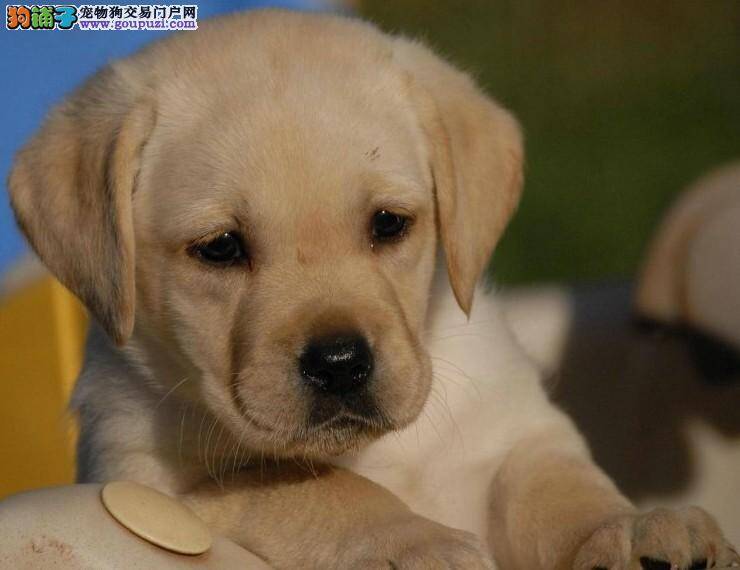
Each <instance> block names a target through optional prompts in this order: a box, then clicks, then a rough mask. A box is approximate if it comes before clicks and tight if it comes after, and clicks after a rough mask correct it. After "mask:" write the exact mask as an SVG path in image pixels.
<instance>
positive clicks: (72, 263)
mask: <svg viewBox="0 0 740 570" xmlns="http://www.w3.org/2000/svg"><path fill="white" fill-rule="evenodd" d="M132 79H133V78H127V77H126V75H125V74H124V73H121V72H120V71H119V70H118V69H117V68H115V67H108V68H105V69H103V70H102V71H101V72H99V73H98V74H97V75H95V76H94V77H93V78H92V79H91V80H90V81H88V82H87V83H86V84H85V85H83V86H82V87H81V88H80V89H79V90H77V91H76V92H75V93H74V94H73V95H72V96H71V97H70V98H69V99H68V100H66V101H65V102H64V103H62V104H61V105H60V106H59V107H57V108H56V109H54V110H53V111H52V112H51V114H50V115H49V117H48V118H47V120H46V122H45V123H44V125H43V127H42V128H41V130H40V131H39V133H37V134H36V135H35V136H34V137H33V138H32V139H31V140H30V142H29V143H28V144H27V145H26V146H25V147H24V148H23V149H22V150H21V151H20V152H19V153H18V156H17V157H16V160H15V164H14V166H13V169H12V171H11V174H10V178H9V181H8V185H9V188H10V198H11V203H12V206H13V209H14V211H15V215H16V219H17V221H18V224H19V225H20V227H21V229H22V230H23V232H24V233H25V235H26V237H27V238H28V240H29V241H30V243H31V245H32V246H33V248H34V249H35V251H36V253H37V254H38V255H39V257H41V259H42V260H43V261H44V262H45V263H46V265H47V266H48V267H49V269H51V271H52V273H54V275H55V276H56V277H57V278H58V279H59V280H60V281H61V282H62V283H64V285H66V286H67V287H68V288H69V289H71V290H72V291H73V292H74V293H75V294H76V295H77V296H78V297H80V299H82V301H83V302H84V303H85V304H86V305H87V306H88V308H89V309H90V310H91V312H92V313H93V314H94V315H95V317H96V318H97V319H98V320H99V322H100V323H101V324H102V325H103V327H104V328H105V329H106V331H107V332H108V334H109V335H110V336H111V338H113V339H114V341H115V342H116V343H118V344H122V343H124V342H125V341H126V339H127V338H128V337H129V335H130V334H131V331H132V329H133V321H134V303H135V293H134V240H133V224H132V219H131V197H132V192H133V188H134V183H135V179H136V174H137V171H138V157H139V152H140V150H141V147H142V146H143V144H144V142H145V141H146V138H147V136H148V134H149V132H150V131H151V128H152V125H153V122H154V106H153V104H152V103H151V101H150V100H144V99H142V94H141V93H137V91H141V90H140V89H137V88H136V86H135V83H136V81H135V80H132ZM139 81H140V80H139Z"/></svg>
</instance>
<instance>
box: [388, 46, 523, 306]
mask: <svg viewBox="0 0 740 570" xmlns="http://www.w3.org/2000/svg"><path fill="white" fill-rule="evenodd" d="M393 59H394V61H395V62H396V63H397V64H398V65H400V67H401V68H402V69H403V70H405V71H406V73H407V74H408V75H409V76H410V88H411V93H412V97H413V99H414V102H415V105H416V107H417V110H418V114H419V118H420V121H421V123H422V128H423V129H424V131H425V133H426V136H427V138H428V139H429V142H430V150H431V163H432V164H431V166H432V175H433V177H434V185H435V192H436V201H437V208H438V217H439V225H440V228H439V229H440V236H441V240H442V244H443V246H444V249H445V254H446V258H447V271H448V274H449V277H450V283H451V285H452V289H453V291H454V293H455V297H456V299H457V302H458V304H459V305H460V308H462V309H463V311H465V312H466V313H467V314H470V309H471V306H472V302H473V293H474V292H475V286H476V284H477V282H478V280H479V278H480V276H481V274H482V273H483V270H484V269H485V267H486V264H487V263H488V260H489V259H490V257H491V254H492V253H493V249H494V246H495V245H496V242H497V241H498V239H499V237H500V236H501V234H502V233H503V231H504V228H505V227H506V224H507V222H508V221H509V218H510V217H511V215H512V214H513V212H514V210H515V209H516V206H517V204H518V203H519V197H520V194H521V190H522V181H523V176H522V168H523V155H524V151H523V143H522V134H521V130H520V128H519V125H518V124H517V122H516V120H515V119H514V117H513V116H512V115H511V114H510V113H509V112H508V111H506V110H505V109H503V108H502V107H500V106H499V105H498V104H496V103H495V102H494V101H493V100H492V99H490V98H489V97H487V96H486V95H485V94H483V92H482V91H481V90H480V89H479V88H478V87H477V86H476V85H475V84H474V82H473V81H472V80H471V79H470V77H469V76H468V75H466V74H465V73H462V72H461V71H458V70H457V69H455V68H454V67H452V66H451V65H450V64H448V63H446V62H445V61H443V60H442V59H440V58H439V57H437V56H436V55H435V54H434V53H432V52H431V51H430V50H429V49H428V48H426V47H425V46H423V45H422V44H420V43H417V42H412V41H409V40H406V39H403V38H397V39H395V40H394V46H393Z"/></svg>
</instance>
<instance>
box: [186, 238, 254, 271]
mask: <svg viewBox="0 0 740 570" xmlns="http://www.w3.org/2000/svg"><path fill="white" fill-rule="evenodd" d="M192 249H193V252H194V253H195V254H196V255H197V256H198V257H199V258H200V259H202V260H203V261H205V262H207V263H211V264H213V265H224V266H225V265H233V264H234V263H239V262H241V261H245V260H246V252H245V249H244V242H243V241H242V238H241V236H240V235H239V234H238V233H236V232H225V233H222V234H220V235H218V236H216V237H214V238H212V239H211V240H209V241H207V242H204V243H200V244H197V245H195V246H194V247H193V248H192Z"/></svg>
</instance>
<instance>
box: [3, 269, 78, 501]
mask: <svg viewBox="0 0 740 570" xmlns="http://www.w3.org/2000/svg"><path fill="white" fill-rule="evenodd" d="M86 328H87V318H86V315H85V313H84V310H83V309H82V307H81V305H80V304H79V302H78V301H77V300H76V298H75V297H74V296H73V295H72V294H71V293H70V292H69V291H68V290H67V289H65V288H64V287H63V286H62V285H61V284H59V283H58V282H57V281H55V280H54V279H52V278H51V277H45V278H42V279H40V280H38V281H36V282H34V283H32V284H31V285H29V286H27V287H25V288H23V289H21V290H19V291H17V292H15V293H13V294H11V295H9V296H7V297H5V298H3V299H0V374H1V375H2V377H1V378H0V499H1V498H3V497H5V496H7V495H9V494H12V493H16V492H19V491H25V490H29V489H35V488H38V487H45V486H49V485H60V484H65V483H71V482H73V481H74V472H75V468H74V463H75V461H74V444H75V436H76V427H75V422H74V418H73V417H72V415H71V414H69V413H68V411H67V405H68V402H69V397H70V394H71V392H72V387H73V386H74V381H75V378H76V377H77V374H78V372H79V369H80V366H81V364H82V355H83V350H84V342H85V332H86Z"/></svg>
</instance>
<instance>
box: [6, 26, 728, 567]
mask: <svg viewBox="0 0 740 570" xmlns="http://www.w3.org/2000/svg"><path fill="white" fill-rule="evenodd" d="M522 161H523V151H522V142H521V135H520V131H519V128H518V126H517V124H516V121H515V120H514V119H513V118H512V117H511V115H510V114H509V113H508V112H506V111H505V110H504V109H503V108H501V107H500V106H499V105H497V104H496V103H495V102H493V101H492V100H491V99H489V98H488V97H486V96H485V95H484V94H483V93H481V92H480V91H479V90H478V88H477V87H476V86H475V85H474V84H473V82H472V81H471V80H470V79H469V78H468V77H467V76H466V75H465V74H463V73H461V72H459V71H457V70H455V69H454V68H452V67H451V66H450V65H448V64H447V63H445V62H444V61H442V60H441V59H439V58H438V57H436V56H435V55H434V54H433V53H432V52H430V51H429V50H428V49H427V48H425V47H424V46H422V45H420V44H418V43H414V42H410V41H408V40H406V39H403V38H398V37H392V36H387V35H384V34H382V33H380V32H379V31H377V30H376V29H375V28H373V27H371V26H369V25H367V24H363V23H360V22H356V21H352V20H347V19H343V18H338V17H331V16H322V15H306V14H303V15H301V14H292V13H288V12H276V11H266V12H255V13H251V14H246V15H241V16H237V17H230V18H229V19H228V20H227V19H223V20H214V21H213V22H210V23H208V24H205V25H203V26H202V27H201V29H200V30H199V31H198V32H197V33H193V34H189V35H180V36H174V37H172V38H170V39H168V40H165V41H163V42H160V43H157V44H154V45H152V46H151V47H150V48H148V49H146V50H144V51H143V52H141V53H139V54H137V55H135V56H133V57H131V58H129V59H126V60H123V61H120V62H117V63H115V64H113V65H112V66H111V67H109V68H106V69H105V70H103V71H102V72H100V73H99V74H98V75H97V76H96V77H94V78H93V79H92V80H91V81H90V82H89V83H88V84H86V85H85V86H83V87H82V88H81V89H80V90H79V91H78V92H77V93H76V94H74V95H73V96H72V97H71V98H70V99H69V100H68V101H67V102H65V103H64V104H63V105H62V106H61V107H60V108H58V109H57V110H56V111H55V112H54V113H52V115H51V116H50V118H49V120H48V121H47V123H46V125H45V126H44V128H43V129H42V130H41V132H40V134H39V135H38V136H37V137H36V138H35V139H33V140H32V141H31V142H30V143H29V145H28V146H27V147H26V148H25V149H24V150H23V151H22V152H21V153H20V154H19V157H18V160H17V162H16V166H15V168H14V170H13V173H12V175H11V179H10V188H11V196H12V201H13V205H14V208H15V211H16V214H17V217H18V219H19V222H20V224H21V226H22V227H23V228H24V230H25V232H26V234H27V235H28V237H29V239H30V241H31V243H32V244H33V246H34V248H35V249H36V251H37V252H38V253H39V255H40V256H41V258H42V259H43V260H44V261H45V263H46V264H47V265H48V266H49V267H50V268H51V269H52V271H53V272H54V273H55V274H56V275H57V276H58V277H59V278H60V279H61V280H62V281H63V282H64V283H65V284H66V285H67V286H68V287H70V288H71V289H72V290H73V291H75V293H77V295H79V296H80V297H81V298H82V299H83V301H85V303H86V304H87V306H88V307H89V308H90V310H91V311H92V312H93V313H94V315H95V316H96V318H97V321H98V322H99V323H100V325H101V328H100V329H96V330H95V331H94V332H93V333H92V335H91V338H90V344H89V350H88V357H87V362H86V365H85V369H84V371H83V373H82V376H81V378H80V381H79V384H78V388H77V392H76V396H75V405H76V408H77V409H78V410H79V413H80V419H81V428H82V430H81V441H80V479H81V480H84V481H90V480H109V479H134V480H138V481H141V482H144V483H147V484H149V485H153V486H155V487H157V488H160V489H162V490H164V491H166V492H169V493H173V494H177V495H179V496H181V497H182V498H183V499H184V500H186V501H187V502H189V504H191V505H192V506H193V508H194V509H196V510H197V511H198V512H199V513H200V514H201V516H202V517H203V518H204V519H205V520H206V521H207V522H208V523H209V524H210V525H211V526H212V527H213V528H214V529H215V530H216V531H218V532H220V533H223V534H225V535H226V536H228V537H231V538H233V539H234V540H236V541H237V542H239V543H240V544H242V545H243V546H245V547H247V548H249V549H251V550H252V551H254V552H255V553H257V554H258V555H260V556H262V557H263V558H264V559H266V560H267V561H268V562H270V563H271V564H273V565H274V566H276V567H281V568H294V567H316V568H329V567H339V568H356V567H377V568H387V567H393V568H431V567H465V568H489V567H491V565H492V562H491V560H490V555H491V553H493V555H494V556H495V558H496V560H497V561H498V563H499V564H500V566H501V567H502V568H507V569H508V568H526V569H527V570H529V569H534V568H565V567H571V566H575V567H577V568H588V569H589V570H590V569H592V568H593V567H598V566H604V567H609V568H612V567H614V568H617V567H619V568H628V567H629V568H636V567H638V566H637V565H639V564H640V562H639V559H640V558H641V557H650V558H655V559H659V560H669V561H671V563H674V564H678V565H681V566H687V565H688V564H690V563H691V562H692V560H702V559H708V560H710V561H712V562H713V561H719V562H725V561H728V560H730V557H731V556H733V555H732V552H731V550H730V548H729V546H728V545H727V543H726V542H725V540H724V538H723V537H722V535H721V533H720V532H719V530H718V529H717V527H716V525H715V524H714V522H713V520H712V519H711V517H709V516H708V515H707V514H706V513H704V512H703V511H701V510H699V509H689V510H685V511H681V512H669V511H659V512H653V513H648V514H647V515H640V514H638V513H636V512H635V511H634V509H633V507H632V506H631V504H630V503H629V501H627V500H626V499H625V498H624V497H622V496H621V495H620V493H619V492H618V491H617V489H616V487H615V486H614V485H613V484H612V483H611V481H610V480H609V479H608V478H607V477H606V476H605V475H604V474H603V473H602V472H601V471H600V470H599V469H598V468H597V467H596V466H595V465H594V464H593V463H592V461H591V459H590V457H589V454H588V451H587V449H586V446H585V445H584V443H583V441H582V439H581V437H580V435H579V434H578V432H577V430H576V429H575V428H574V427H573V425H572V424H571V422H570V421H569V420H568V419H567V418H566V417H565V416H564V415H563V414H561V413H560V412H558V411H557V410H556V409H555V408H554V407H552V406H551V405H550V404H549V403H548V401H547V398H546V396H545V394H544V392H543V391H542V388H541V386H540V382H539V374H538V371H537V369H536V367H535V366H534V365H532V364H531V363H530V361H529V360H528V358H527V356H526V355H525V353H524V351H522V350H521V349H520V348H519V347H518V345H517V343H516V341H515V340H514V338H513V337H512V336H511V335H510V334H509V333H508V330H507V329H506V326H505V324H504V321H503V320H502V319H500V318H499V316H498V312H497V309H496V306H495V302H494V301H493V300H491V299H489V298H487V297H485V296H482V295H479V297H478V299H477V301H476V303H475V305H474V304H473V296H474V292H475V288H476V283H477V281H478V279H479V277H480V275H481V273H482V272H483V269H484V267H485V264H486V263H487V260H488V259H489V257H490V254H491V252H492V250H493V247H494V245H495V243H496V241H497V239H498V237H499V236H500V234H501V232H502V231H503V229H504V226H505V224H506V222H507V220H508V218H509V217H510V216H511V214H512V212H513V210H514V209H515V206H516V203H517V201H518V198H519V193H520V190H521V182H522ZM438 242H439V243H438ZM438 250H439V251H440V252H441V251H443V252H444V261H443V265H444V269H442V270H440V271H437V273H436V277H435V260H436V259H437V258H438V255H437V254H438ZM440 258H441V256H440ZM448 283H449V284H448ZM466 314H467V315H470V321H469V322H468V321H467V317H466Z"/></svg>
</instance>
